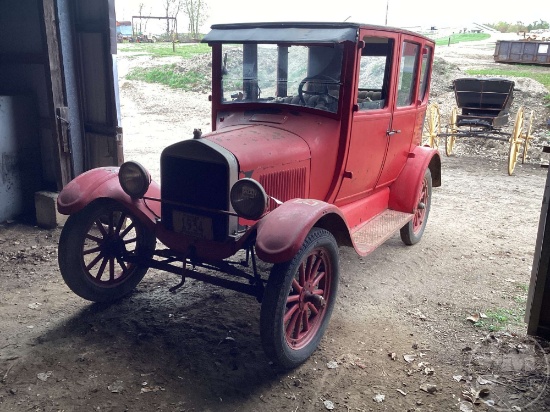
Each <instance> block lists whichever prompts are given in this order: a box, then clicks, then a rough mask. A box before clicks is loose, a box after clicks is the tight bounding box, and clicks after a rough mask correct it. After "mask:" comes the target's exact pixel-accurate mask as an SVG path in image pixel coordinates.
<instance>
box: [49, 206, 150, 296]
mask: <svg viewBox="0 0 550 412" xmlns="http://www.w3.org/2000/svg"><path fill="white" fill-rule="evenodd" d="M155 244H156V238H155V236H154V235H153V234H152V233H151V232H150V231H149V230H148V229H147V228H146V227H145V226H144V225H143V224H142V223H141V222H140V220H138V219H137V218H136V217H135V216H134V215H132V214H131V213H130V212H129V211H128V209H126V208H125V207H124V206H122V205H121V204H120V203H118V202H115V201H114V200H109V199H101V200H97V201H95V202H93V203H90V204H89V205H88V206H86V207H85V208H84V209H82V210H81V211H80V212H78V213H76V214H74V215H71V216H70V217H69V218H68V219H67V222H66V223H65V225H64V227H63V230H62V232H61V237H60V239H59V251H58V259H59V268H60V271H61V275H62V276H63V279H64V281H65V283H66V284H67V285H68V286H69V288H70V289H71V290H72V291H73V292H74V293H76V294H77V295H78V296H80V297H82V298H84V299H88V300H91V301H94V302H108V301H113V300H116V299H119V298H121V297H123V296H125V295H127V294H128V293H130V292H131V291H132V290H133V289H134V288H135V287H136V286H137V284H138V283H139V282H140V281H141V279H143V276H144V275H145V273H146V272H147V269H148V267H147V266H143V265H139V264H134V263H128V262H126V261H125V260H124V258H125V257H127V256H138V257H141V258H145V259H148V258H150V257H151V256H152V254H153V252H154V250H155Z"/></svg>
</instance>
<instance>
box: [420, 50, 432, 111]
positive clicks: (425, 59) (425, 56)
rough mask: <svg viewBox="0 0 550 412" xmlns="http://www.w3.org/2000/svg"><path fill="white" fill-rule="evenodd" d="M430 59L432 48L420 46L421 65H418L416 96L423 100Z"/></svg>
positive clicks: (426, 87)
mask: <svg viewBox="0 0 550 412" xmlns="http://www.w3.org/2000/svg"><path fill="white" fill-rule="evenodd" d="M431 59H432V48H431V47H428V46H424V47H423V48H422V66H421V67H420V85H419V89H418V98H419V99H420V100H422V101H424V98H425V97H426V90H428V80H429V79H428V75H429V74H430V73H429V70H428V69H429V67H430V66H429V65H430V60H431Z"/></svg>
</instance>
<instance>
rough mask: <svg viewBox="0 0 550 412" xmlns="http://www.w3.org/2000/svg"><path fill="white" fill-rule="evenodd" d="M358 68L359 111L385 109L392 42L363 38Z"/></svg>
mask: <svg viewBox="0 0 550 412" xmlns="http://www.w3.org/2000/svg"><path fill="white" fill-rule="evenodd" d="M363 40H364V42H365V47H364V48H363V50H362V52H361V63H360V68H359V90H358V93H357V106H358V108H359V110H373V109H382V108H384V107H386V105H387V101H388V96H389V90H390V78H391V66H392V57H393V56H392V51H393V45H394V40H393V39H389V38H385V37H365V38H364V39H363Z"/></svg>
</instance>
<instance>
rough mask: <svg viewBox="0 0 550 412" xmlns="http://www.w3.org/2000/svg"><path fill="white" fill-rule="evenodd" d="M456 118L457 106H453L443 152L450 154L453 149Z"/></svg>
mask: <svg viewBox="0 0 550 412" xmlns="http://www.w3.org/2000/svg"><path fill="white" fill-rule="evenodd" d="M457 118H458V108H457V107H456V106H455V107H453V109H452V111H451V119H450V122H449V126H448V127H447V133H446V134H447V137H446V138H445V154H446V155H447V156H450V155H451V154H452V153H453V149H454V146H455V141H456V131H457V125H456V121H457Z"/></svg>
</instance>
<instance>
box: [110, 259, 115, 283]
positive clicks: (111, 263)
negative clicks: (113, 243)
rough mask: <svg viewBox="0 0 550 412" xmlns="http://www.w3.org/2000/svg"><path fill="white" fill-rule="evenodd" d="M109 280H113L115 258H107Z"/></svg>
mask: <svg viewBox="0 0 550 412" xmlns="http://www.w3.org/2000/svg"><path fill="white" fill-rule="evenodd" d="M109 280H111V281H112V280H115V258H114V257H110V258H109Z"/></svg>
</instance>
